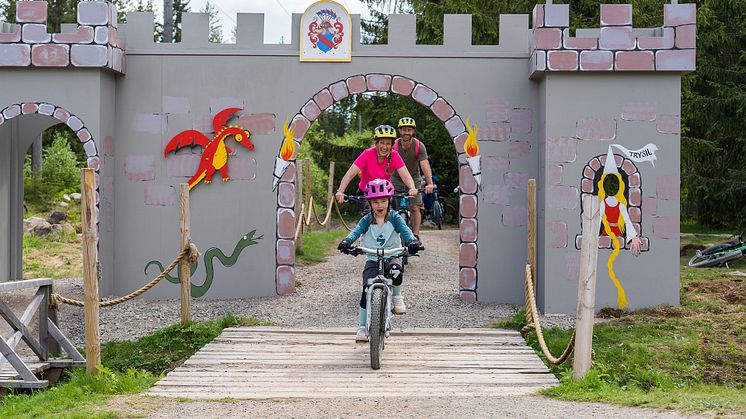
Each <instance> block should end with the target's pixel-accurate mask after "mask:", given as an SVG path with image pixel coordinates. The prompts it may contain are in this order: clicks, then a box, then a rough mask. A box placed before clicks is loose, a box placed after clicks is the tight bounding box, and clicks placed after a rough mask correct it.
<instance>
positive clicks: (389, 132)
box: [373, 125, 396, 140]
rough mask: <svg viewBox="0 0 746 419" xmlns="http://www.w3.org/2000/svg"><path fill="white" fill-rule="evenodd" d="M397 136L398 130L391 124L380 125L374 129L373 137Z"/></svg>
mask: <svg viewBox="0 0 746 419" xmlns="http://www.w3.org/2000/svg"><path fill="white" fill-rule="evenodd" d="M381 138H391V139H394V138H396V130H395V129H394V127H392V126H391V125H379V126H377V127H376V129H374V130H373V139H374V140H378V139H381Z"/></svg>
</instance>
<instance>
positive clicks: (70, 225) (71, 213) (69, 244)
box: [23, 201, 83, 279]
mask: <svg viewBox="0 0 746 419" xmlns="http://www.w3.org/2000/svg"><path fill="white" fill-rule="evenodd" d="M69 205H70V206H69V207H66V208H64V212H65V213H66V214H67V216H68V219H67V221H66V222H65V225H66V227H65V228H66V229H63V230H60V231H58V232H53V233H52V234H50V235H47V236H35V235H33V234H29V233H24V235H23V278H24V279H33V278H80V277H82V276H83V254H82V250H81V243H82V239H81V237H80V235H79V234H78V233H77V232H76V229H77V228H79V226H80V204H78V203H76V202H74V201H71V202H69ZM58 210H61V208H58ZM29 217H39V218H43V219H46V218H47V214H44V213H35V212H31V213H29V214H26V218H29Z"/></svg>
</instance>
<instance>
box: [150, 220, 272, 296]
mask: <svg viewBox="0 0 746 419" xmlns="http://www.w3.org/2000/svg"><path fill="white" fill-rule="evenodd" d="M254 233H256V230H252V231H250V232H249V233H247V234H246V235H244V236H243V237H241V239H240V240H239V241H238V243H236V247H235V248H234V249H233V253H231V255H230V256H226V255H225V254H224V253H223V251H222V250H220V249H219V248H217V247H211V248H209V249H207V251H206V252H205V254H204V256H203V259H204V261H205V281H204V282H203V283H202V285H194V284H193V283H192V284H190V285H191V287H190V292H191V294H192V297H194V298H198V297H202V296H203V295H205V293H206V292H207V290H209V289H210V287H211V286H212V280H213V277H214V274H215V271H214V269H213V265H212V264H213V259H214V258H218V260H219V261H220V263H221V264H222V265H223V266H225V267H230V266H233V265H234V264H235V263H236V262H237V261H238V257H239V256H240V255H241V252H242V251H243V249H245V248H246V247H248V246H251V245H253V244H257V243H259V242H258V241H257V240H261V239H262V237H264V236H259V237H257V238H256V239H255V238H254ZM150 265H155V266H157V267H158V268H160V270H161V271H163V269H164V268H163V264H161V262H159V261H157V260H151V261H150V262H148V264H147V265H145V274H146V275H147V273H148V267H150ZM197 267H199V261H197V262H194V263H192V264H191V267H190V271H191V274H190V275H194V273H195V272H196V271H197ZM177 271H178V269H177ZM166 279H168V281H169V282H172V283H174V284H179V283H181V271H179V274H178V275H177V276H176V277H173V276H171V275H166Z"/></svg>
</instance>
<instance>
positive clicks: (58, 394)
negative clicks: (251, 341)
mask: <svg viewBox="0 0 746 419" xmlns="http://www.w3.org/2000/svg"><path fill="white" fill-rule="evenodd" d="M263 324H267V323H265V322H262V321H260V320H258V319H255V318H239V317H235V316H233V315H227V316H225V317H223V318H221V319H219V320H215V321H208V322H192V323H190V324H188V325H186V326H181V325H180V324H176V325H173V326H169V327H167V328H165V329H161V330H159V331H157V332H156V333H154V334H152V335H149V336H145V337H142V338H140V339H138V340H136V341H123V342H108V343H105V344H103V345H102V346H101V363H102V364H103V365H102V367H101V368H100V370H99V373H98V374H96V375H93V376H88V375H87V374H86V372H85V370H83V369H75V370H72V371H70V372H68V374H67V379H66V380H65V381H63V382H60V383H58V384H57V385H56V386H54V387H51V388H49V389H45V390H37V391H32V392H30V393H26V394H21V393H19V394H14V393H11V394H9V395H7V396H5V398H3V399H2V402H0V417H1V418H15V417H24V418H26V417H66V418H92V417H93V418H113V417H121V416H122V415H121V412H112V411H107V410H106V409H105V408H102V406H104V405H105V404H106V402H107V401H108V400H109V399H110V398H111V397H112V396H113V395H121V394H134V393H140V392H142V391H145V390H147V389H148V388H149V387H151V386H152V385H153V384H154V383H155V382H156V381H158V379H159V378H161V376H162V375H163V374H164V373H166V372H167V371H170V370H171V369H173V368H175V367H176V366H178V365H180V364H181V363H182V362H183V361H184V360H186V359H187V358H189V357H190V356H192V355H193V354H194V353H195V352H196V351H198V350H199V349H200V348H201V347H203V346H204V345H206V344H207V343H208V342H210V341H211V340H213V339H214V338H215V337H217V336H218V335H219V334H220V332H222V331H223V329H224V328H226V327H234V326H250V325H263Z"/></svg>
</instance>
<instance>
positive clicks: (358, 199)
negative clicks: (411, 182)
mask: <svg viewBox="0 0 746 419" xmlns="http://www.w3.org/2000/svg"><path fill="white" fill-rule="evenodd" d="M424 192H425V188H420V189H417V193H424ZM409 197H411V195H409V194H408V193H403V192H399V193H395V194H394V196H392V198H409ZM344 202H365V195H345V200H344Z"/></svg>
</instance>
